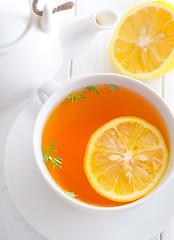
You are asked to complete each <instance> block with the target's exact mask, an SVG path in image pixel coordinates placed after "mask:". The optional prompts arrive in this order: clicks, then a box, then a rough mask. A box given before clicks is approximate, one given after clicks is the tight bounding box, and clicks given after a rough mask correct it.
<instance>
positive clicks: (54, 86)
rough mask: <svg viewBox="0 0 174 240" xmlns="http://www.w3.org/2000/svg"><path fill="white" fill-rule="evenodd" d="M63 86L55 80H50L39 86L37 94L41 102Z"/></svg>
mask: <svg viewBox="0 0 174 240" xmlns="http://www.w3.org/2000/svg"><path fill="white" fill-rule="evenodd" d="M62 87H63V86H62V85H61V84H60V83H58V82H56V81H55V80H49V81H46V82H44V83H43V84H42V85H41V86H40V87H39V88H38V90H37V94H38V96H39V98H40V100H41V102H42V103H44V102H46V100H47V99H48V98H49V97H50V96H51V95H52V94H53V93H54V92H55V91H57V90H60V89H61V88H62Z"/></svg>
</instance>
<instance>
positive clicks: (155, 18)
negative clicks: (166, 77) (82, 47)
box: [110, 1, 174, 78]
mask: <svg viewBox="0 0 174 240" xmlns="http://www.w3.org/2000/svg"><path fill="white" fill-rule="evenodd" d="M173 29H174V5H173V4H170V3H165V2H160V1H159V2H146V3H143V4H141V5H139V6H137V7H135V8H133V9H131V10H130V11H129V12H127V13H126V14H125V15H124V16H123V17H122V18H121V20H120V22H119V24H118V26H117V28H116V30H115V32H114V34H113V37H112V41H111V45H110V57H111V61H112V63H113V64H114V66H115V67H116V68H117V69H118V70H119V71H120V72H121V73H122V74H124V75H127V76H130V77H134V78H151V77H157V76H160V75H162V74H164V73H166V72H168V71H170V70H172V69H173V68H174V51H173V49H174V30H173Z"/></svg>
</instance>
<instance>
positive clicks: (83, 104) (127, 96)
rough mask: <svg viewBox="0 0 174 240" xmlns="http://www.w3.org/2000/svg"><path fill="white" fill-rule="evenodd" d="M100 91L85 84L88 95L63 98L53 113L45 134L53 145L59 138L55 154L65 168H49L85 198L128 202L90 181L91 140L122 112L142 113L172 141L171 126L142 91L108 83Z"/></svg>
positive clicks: (103, 203) (90, 201)
mask: <svg viewBox="0 0 174 240" xmlns="http://www.w3.org/2000/svg"><path fill="white" fill-rule="evenodd" d="M95 87H96V88H97V89H98V91H99V95H98V94H97V93H96V92H92V91H89V90H88V89H86V88H84V89H81V90H80V92H85V95H84V96H85V97H86V99H83V100H82V101H78V103H77V102H75V101H74V102H73V103H71V102H70V100H69V99H68V100H67V101H66V102H64V101H62V102H61V103H59V104H58V105H57V107H56V108H55V109H54V110H53V112H52V113H51V114H50V116H49V118H48V120H47V122H46V124H45V127H44V130H43V135H42V145H43V147H45V148H46V147H47V145H48V146H51V145H52V143H53V142H54V141H55V149H56V150H57V152H56V153H55V154H54V155H55V156H58V157H61V158H63V164H62V169H60V168H59V167H57V168H56V169H55V170H54V169H53V167H52V165H51V163H50V164H49V165H48V170H49V172H50V174H51V176H52V177H53V179H54V180H55V181H56V182H57V184H58V185H59V186H60V187H61V188H62V189H63V190H64V191H68V192H74V193H75V194H77V195H78V197H77V199H79V200H80V201H82V202H85V203H88V204H91V205H95V206H105V207H113V206H119V205H124V204H127V203H120V202H115V201H112V200H109V199H107V198H105V197H103V196H101V195H99V194H98V193H97V192H96V191H95V190H94V189H93V188H92V187H91V185H90V183H89V182H88V180H87V177H86V175H85V173H84V169H83V161H84V155H85V150H86V146H87V143H88V140H89V138H90V136H91V134H93V133H94V132H95V131H96V130H97V128H99V127H100V126H102V125H103V124H105V123H106V122H108V121H110V120H112V119H114V118H117V117H121V116H135V117H140V118H142V119H144V120H146V121H148V122H150V123H151V124H153V125H154V126H156V127H157V128H158V129H159V130H160V131H161V133H162V134H163V136H164V138H165V140H166V142H167V143H168V137H167V128H166V126H165V123H164V121H163V119H162V117H161V115H160V114H159V112H158V111H157V110H156V108H155V107H154V106H153V105H152V104H151V103H150V102H149V101H148V100H146V99H145V98H144V97H142V96H141V95H139V94H137V93H135V92H133V91H131V90H129V89H126V88H123V87H120V86H117V87H118V88H119V91H114V90H111V89H109V88H108V86H107V85H96V86H95Z"/></svg>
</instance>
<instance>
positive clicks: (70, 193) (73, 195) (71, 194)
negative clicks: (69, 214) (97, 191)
mask: <svg viewBox="0 0 174 240" xmlns="http://www.w3.org/2000/svg"><path fill="white" fill-rule="evenodd" d="M64 193H65V194H66V195H68V196H69V197H71V198H74V197H78V195H76V194H75V193H73V192H65V191H64Z"/></svg>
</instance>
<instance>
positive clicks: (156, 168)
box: [84, 117, 169, 202]
mask: <svg viewBox="0 0 174 240" xmlns="http://www.w3.org/2000/svg"><path fill="white" fill-rule="evenodd" d="M168 159H169V154H168V149H167V146H166V143H165V140H164V138H163V136H162V135H161V133H160V131H159V130H158V129H157V128H156V127H154V126H153V125H152V124H150V123H148V122H146V121H144V120H143V119H140V118H136V117H120V118H116V119H114V120H112V121H110V122H108V123H106V124H105V125H103V126H102V127H100V128H99V129H98V130H97V131H96V132H95V133H94V134H93V135H92V136H91V138H90V140H89V142H88V146H87V149H86V154H85V159H84V170H85V173H86V176H87V178H88V180H89V182H90V184H91V186H92V187H93V188H94V189H95V190H96V191H97V192H98V193H99V194H100V195H102V196H104V197H106V198H109V199H111V200H114V201H119V202H127V201H133V200H136V199H138V198H140V197H142V196H144V195H146V194H147V193H148V192H150V191H151V190H152V189H154V187H155V186H156V185H157V184H158V183H159V181H160V180H161V178H162V176H163V175H164V173H165V171H166V168H167V165H168Z"/></svg>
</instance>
